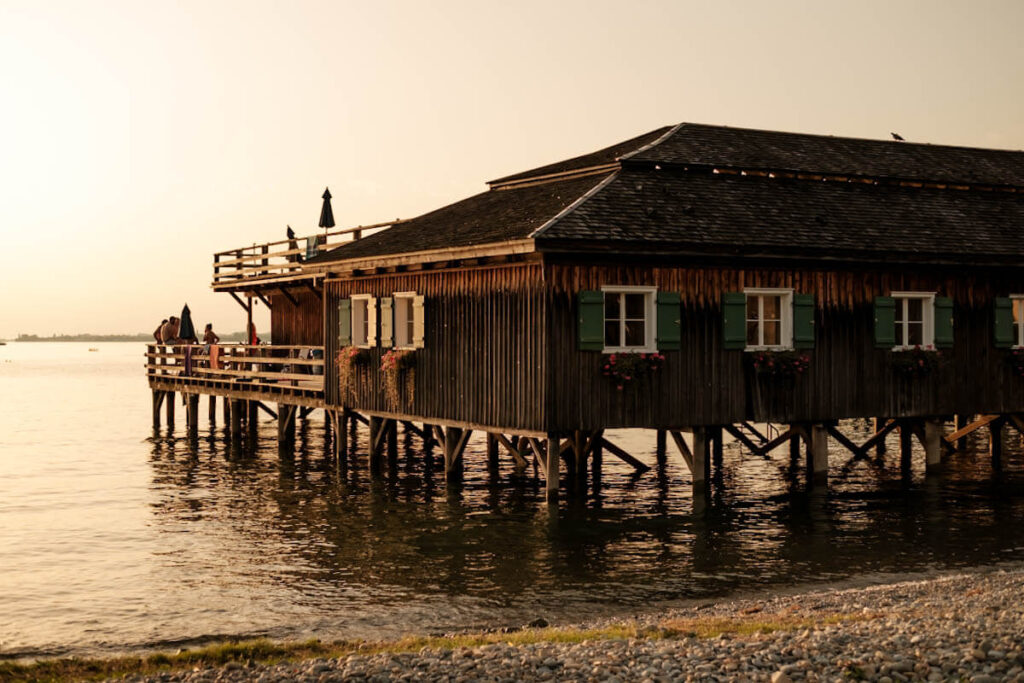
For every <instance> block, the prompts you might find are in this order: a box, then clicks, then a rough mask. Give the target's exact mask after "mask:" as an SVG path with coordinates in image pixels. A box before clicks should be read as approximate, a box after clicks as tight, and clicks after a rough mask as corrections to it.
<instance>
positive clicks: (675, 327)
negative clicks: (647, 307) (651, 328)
mask: <svg viewBox="0 0 1024 683" xmlns="http://www.w3.org/2000/svg"><path fill="white" fill-rule="evenodd" d="M682 313H683V309H682V306H681V300H680V298H679V293H678V292H658V350H659V351H678V350H679V349H680V348H681V339H682V336H681V332H682V324H681V319H682Z"/></svg>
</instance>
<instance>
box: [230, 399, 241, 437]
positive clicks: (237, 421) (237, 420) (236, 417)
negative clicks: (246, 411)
mask: <svg viewBox="0 0 1024 683" xmlns="http://www.w3.org/2000/svg"><path fill="white" fill-rule="evenodd" d="M231 445H232V447H234V448H238V447H239V446H241V445H242V401H241V400H240V399H237V398H233V399H231Z"/></svg>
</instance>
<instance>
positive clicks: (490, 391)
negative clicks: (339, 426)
mask: <svg viewBox="0 0 1024 683" xmlns="http://www.w3.org/2000/svg"><path fill="white" fill-rule="evenodd" d="M541 277H542V269H541V267H540V266H539V265H515V266H504V267H497V268H478V269H466V270H458V271H442V272H426V273H415V274H394V275H380V276H372V277H362V278H358V279H354V280H332V281H329V282H328V283H327V285H326V292H327V295H326V298H325V306H326V309H327V310H326V315H325V322H326V325H327V327H326V329H327V330H328V332H327V334H326V335H325V341H326V344H325V346H326V349H325V352H326V354H327V358H328V370H327V372H328V375H327V376H328V378H329V384H330V385H331V386H330V389H329V390H328V394H327V399H328V401H329V402H331V403H332V404H334V405H338V403H339V392H338V388H337V382H338V375H337V369H336V367H335V363H334V357H335V354H336V353H337V350H338V345H337V332H336V330H337V313H336V311H337V301H338V299H339V298H344V297H349V296H351V295H353V294H372V295H373V296H376V297H381V296H391V295H392V294H393V293H394V292H409V291H415V292H417V293H419V294H423V295H424V296H425V329H424V348H422V349H419V350H417V351H416V368H415V373H416V375H415V377H416V380H415V384H416V389H415V396H414V397H413V400H412V404H411V407H410V406H403V407H401V408H400V409H395V408H394V407H392V406H389V405H387V404H386V402H385V399H384V391H383V384H382V379H383V378H382V373H381V371H380V358H381V355H382V354H383V351H384V350H383V349H381V348H380V346H379V345H378V346H377V347H376V348H374V349H371V350H370V362H369V364H368V366H366V367H365V368H363V369H361V370H359V371H358V377H359V381H358V383H357V391H356V397H355V399H354V400H353V401H352V403H351V406H350V407H352V408H355V409H357V410H358V409H363V410H371V411H383V412H400V413H406V414H410V415H416V416H419V417H422V418H425V419H428V420H429V418H435V419H449V420H455V421H461V422H469V423H475V424H480V425H488V426H494V427H501V428H506V429H510V430H511V429H515V428H519V429H528V430H541V429H543V427H544V406H545V400H544V392H545V385H544V373H545V363H544V360H545V349H546V334H545V329H546V327H545V315H546V314H545V296H544V288H543V282H542V280H541Z"/></svg>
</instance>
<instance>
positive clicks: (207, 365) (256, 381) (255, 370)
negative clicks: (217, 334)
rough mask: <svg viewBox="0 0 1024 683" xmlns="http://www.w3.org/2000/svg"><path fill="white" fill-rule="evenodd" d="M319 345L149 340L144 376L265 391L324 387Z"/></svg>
mask: <svg viewBox="0 0 1024 683" xmlns="http://www.w3.org/2000/svg"><path fill="white" fill-rule="evenodd" d="M323 353H324V349H323V347H322V346H275V345H269V344H261V345H259V346H249V345H247V344H218V345H217V346H216V351H215V350H214V348H213V347H209V348H208V347H204V346H201V345H197V344H193V345H191V346H183V345H173V346H172V345H163V344H150V345H148V346H147V347H146V375H147V376H148V377H149V379H150V381H151V382H154V381H155V382H159V381H167V382H173V383H176V384H193V385H195V384H201V385H203V386H207V387H212V388H215V389H216V388H218V387H219V388H223V389H233V390H244V391H253V392H265V393H280V392H281V391H282V390H284V391H302V392H320V393H322V392H323V389H324V358H323Z"/></svg>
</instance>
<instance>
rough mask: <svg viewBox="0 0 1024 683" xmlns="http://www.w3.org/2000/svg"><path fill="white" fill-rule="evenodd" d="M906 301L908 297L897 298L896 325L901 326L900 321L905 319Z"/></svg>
mask: <svg viewBox="0 0 1024 683" xmlns="http://www.w3.org/2000/svg"><path fill="white" fill-rule="evenodd" d="M906 301H907V300H906V299H896V318H895V319H896V327H899V326H900V323H901V322H903V320H904V318H903V306H904V305H905V304H906ZM897 334H898V333H897Z"/></svg>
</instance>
